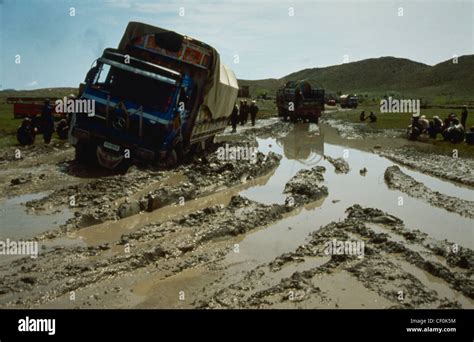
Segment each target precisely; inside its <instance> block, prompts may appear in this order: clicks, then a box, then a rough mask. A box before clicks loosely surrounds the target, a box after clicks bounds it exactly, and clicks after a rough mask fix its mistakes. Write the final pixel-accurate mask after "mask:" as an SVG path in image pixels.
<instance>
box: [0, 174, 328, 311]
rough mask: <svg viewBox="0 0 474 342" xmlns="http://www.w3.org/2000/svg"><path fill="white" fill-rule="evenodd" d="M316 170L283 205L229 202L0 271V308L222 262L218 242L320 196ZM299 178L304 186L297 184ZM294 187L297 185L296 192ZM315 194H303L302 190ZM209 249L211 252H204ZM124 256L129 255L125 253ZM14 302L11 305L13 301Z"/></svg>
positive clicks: (29, 304) (237, 199) (240, 200)
mask: <svg viewBox="0 0 474 342" xmlns="http://www.w3.org/2000/svg"><path fill="white" fill-rule="evenodd" d="M322 172H324V169H322V168H319V167H318V168H314V169H313V170H312V171H311V172H309V171H308V170H305V172H301V173H300V174H297V175H296V176H295V177H294V178H293V179H292V180H293V182H292V184H293V186H290V187H288V190H287V193H288V196H292V197H294V198H295V200H294V201H292V202H291V203H290V201H288V204H286V205H279V204H273V205H264V204H261V203H258V202H254V201H251V200H248V199H245V198H243V197H240V196H234V197H233V198H232V199H231V201H230V203H229V205H228V206H226V207H224V206H213V207H208V208H206V209H204V210H199V211H197V212H194V213H191V214H188V215H185V216H183V217H182V218H178V219H175V220H172V221H166V222H163V223H160V224H149V225H146V226H145V227H142V228H140V229H138V230H137V231H135V232H132V233H129V234H125V235H122V237H121V238H120V241H116V243H115V245H110V244H102V245H99V246H90V247H73V248H56V249H55V250H53V251H49V252H45V253H40V255H39V256H38V258H37V259H31V258H23V259H20V260H16V261H14V262H12V263H11V264H10V265H8V266H4V267H2V268H0V272H1V273H2V275H3V277H2V279H1V281H0V303H1V305H2V306H6V307H32V306H37V305H43V304H46V303H48V302H50V301H53V300H55V299H57V298H58V297H61V296H64V295H67V294H68V293H70V292H71V291H77V290H81V289H84V288H88V287H91V286H94V284H97V283H99V282H103V281H105V280H110V279H114V278H118V277H120V276H122V275H125V274H131V273H133V272H134V271H136V270H138V269H142V268H147V267H150V268H152V269H153V271H154V272H157V271H163V272H166V273H167V274H168V276H171V275H174V274H177V273H179V272H182V271H183V270H185V269H189V268H192V267H196V266H198V265H202V264H204V263H209V262H216V261H217V260H219V259H222V258H223V257H224V256H225V255H226V253H227V252H228V251H229V250H230V248H231V246H227V248H226V249H225V250H222V249H219V248H218V249H215V248H214V249H213V248H212V247H211V246H212V244H214V243H218V242H220V241H221V240H222V239H225V238H229V237H234V236H238V235H241V234H245V233H246V232H248V231H250V230H254V229H260V228H263V227H265V226H267V225H268V224H270V223H272V222H275V221H277V220H280V219H281V218H282V215H284V214H286V213H290V212H292V211H293V210H296V209H297V208H298V207H299V206H301V205H304V204H305V203H308V202H311V201H314V200H315V199H316V198H320V197H321V196H325V194H326V193H325V191H324V189H325V187H324V186H321V185H320V183H321V182H322V181H323V176H322ZM301 177H304V179H305V184H304V185H303V184H300V183H298V179H299V178H301ZM294 184H299V186H298V187H297V188H296V187H295V185H294ZM318 188H320V189H321V191H313V192H311V193H310V192H309V191H308V189H313V190H314V189H318ZM210 245H211V246H210ZM127 250H128V251H129V252H127ZM13 298H15V299H13Z"/></svg>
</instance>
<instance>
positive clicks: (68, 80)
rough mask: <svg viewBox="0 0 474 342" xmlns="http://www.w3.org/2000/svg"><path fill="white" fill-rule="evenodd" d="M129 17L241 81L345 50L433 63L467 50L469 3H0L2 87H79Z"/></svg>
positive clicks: (329, 61)
mask: <svg viewBox="0 0 474 342" xmlns="http://www.w3.org/2000/svg"><path fill="white" fill-rule="evenodd" d="M71 7H73V8H74V9H75V16H70V8H71ZM181 7H182V8H184V16H180V15H179V11H180V8H181ZM290 7H292V8H293V11H294V15H293V16H290V15H289V13H290V12H291V9H290ZM400 8H403V16H399V9H400ZM132 20H133V21H141V22H145V23H148V24H151V25H156V26H160V27H163V28H167V29H171V30H175V31H177V32H180V33H183V34H186V35H188V36H191V37H194V38H197V39H200V40H202V41H205V42H206V43H208V44H210V45H212V46H214V47H215V48H216V49H217V50H218V51H219V52H220V53H221V58H222V60H223V62H224V63H225V64H227V65H229V66H230V67H231V68H232V69H233V70H234V71H235V73H236V75H237V77H238V78H243V79H260V78H279V77H282V76H284V75H287V74H289V73H291V72H294V71H298V70H300V69H304V68H311V67H324V66H328V65H335V64H341V63H342V62H343V59H344V56H345V55H347V58H348V60H349V61H350V62H352V61H357V60H361V59H366V58H373V57H381V56H395V57H403V58H409V59H412V60H415V61H419V62H422V63H426V64H430V65H433V64H436V63H439V62H441V61H444V60H447V59H449V58H452V56H453V55H459V56H460V55H466V54H473V53H474V0H468V1H453V0H441V1H439V0H438V1H388V0H379V1H364V0H362V1H355V0H352V1H338V0H332V1H317V0H316V1H314V0H313V1H309V0H307V1H305V0H293V1H291V0H276V1H275V0H274V1H266V0H254V1H250V0H241V1H233V0H221V1H217V0H212V1H210V0H204V1H194V0H187V1H179V0H175V1H171V0H168V1H166V0H165V1H160V0H159V1H156V0H155V1H148V0H136V1H135V0H94V1H93V0H0V52H1V55H0V56H1V57H0V58H1V60H0V84H1V88H2V89H7V88H15V89H35V88H45V87H61V86H77V85H78V84H79V83H80V82H81V81H83V79H84V76H85V74H86V72H87V70H88V69H89V67H90V65H91V64H92V62H93V61H94V60H95V59H96V58H98V57H100V54H101V52H102V50H103V49H104V48H106V47H116V46H117V44H118V42H119V40H120V38H121V35H122V33H123V31H124V30H125V27H126V25H127V23H128V22H129V21H132ZM16 55H20V56H21V63H19V64H16V63H15V57H16ZM235 55H238V56H239V63H238V64H236V63H234V56H235Z"/></svg>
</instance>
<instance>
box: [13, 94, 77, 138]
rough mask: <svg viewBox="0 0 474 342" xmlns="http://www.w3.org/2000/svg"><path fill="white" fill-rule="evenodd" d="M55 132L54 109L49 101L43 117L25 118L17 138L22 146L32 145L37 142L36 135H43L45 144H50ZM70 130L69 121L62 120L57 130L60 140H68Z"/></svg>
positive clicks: (45, 105) (46, 103)
mask: <svg viewBox="0 0 474 342" xmlns="http://www.w3.org/2000/svg"><path fill="white" fill-rule="evenodd" d="M54 130H55V129H54V118H53V108H52V107H51V104H50V101H49V100H48V99H47V100H45V101H44V104H43V109H42V110H41V115H40V116H36V117H33V118H30V117H26V118H24V119H23V121H22V123H21V125H20V127H18V129H17V133H16V136H17V140H18V142H19V143H20V144H21V145H32V144H33V143H34V142H35V138H36V135H37V134H43V140H44V143H45V144H49V143H50V142H51V138H52V136H53V133H54ZM68 130H69V124H68V121H67V120H66V119H65V118H63V119H61V120H60V121H59V122H58V124H57V128H56V131H57V132H58V135H59V138H60V139H67V136H68Z"/></svg>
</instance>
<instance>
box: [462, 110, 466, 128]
mask: <svg viewBox="0 0 474 342" xmlns="http://www.w3.org/2000/svg"><path fill="white" fill-rule="evenodd" d="M466 121H467V106H464V108H463V109H462V113H461V125H462V127H464V130H466Z"/></svg>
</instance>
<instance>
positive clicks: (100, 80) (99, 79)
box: [95, 64, 110, 85]
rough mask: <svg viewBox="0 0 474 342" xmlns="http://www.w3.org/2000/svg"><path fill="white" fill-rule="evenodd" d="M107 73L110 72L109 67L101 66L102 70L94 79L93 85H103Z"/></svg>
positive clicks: (106, 65)
mask: <svg viewBox="0 0 474 342" xmlns="http://www.w3.org/2000/svg"><path fill="white" fill-rule="evenodd" d="M109 71H110V65H108V64H102V68H101V70H100V72H99V74H98V75H97V77H96V82H95V84H97V85H104V84H105V83H106V81H107V76H108V75H109Z"/></svg>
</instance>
